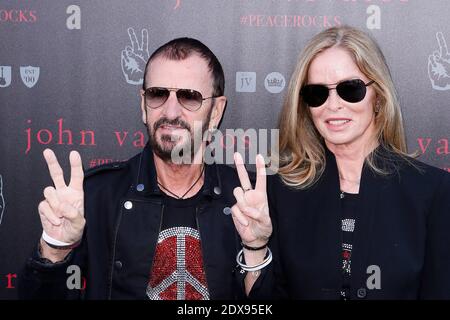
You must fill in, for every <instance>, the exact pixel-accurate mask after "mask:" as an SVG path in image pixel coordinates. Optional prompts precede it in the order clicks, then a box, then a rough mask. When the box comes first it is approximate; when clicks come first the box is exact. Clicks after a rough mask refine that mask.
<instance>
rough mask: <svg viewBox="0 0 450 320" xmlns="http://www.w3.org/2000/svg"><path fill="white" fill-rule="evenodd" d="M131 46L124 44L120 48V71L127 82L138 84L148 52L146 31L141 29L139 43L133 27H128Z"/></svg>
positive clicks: (141, 77) (142, 78) (142, 76)
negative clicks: (122, 48)
mask: <svg viewBox="0 0 450 320" xmlns="http://www.w3.org/2000/svg"><path fill="white" fill-rule="evenodd" d="M128 36H129V37H130V42H131V47H130V46H126V47H125V50H122V55H121V59H120V60H121V64H122V73H123V75H124V77H125V80H126V81H127V83H129V84H135V85H139V84H142V82H143V80H144V70H145V65H146V64H147V60H148V58H150V53H149V52H148V31H147V29H142V30H141V42H140V43H139V41H138V38H137V36H136V32H135V31H134V29H133V28H128Z"/></svg>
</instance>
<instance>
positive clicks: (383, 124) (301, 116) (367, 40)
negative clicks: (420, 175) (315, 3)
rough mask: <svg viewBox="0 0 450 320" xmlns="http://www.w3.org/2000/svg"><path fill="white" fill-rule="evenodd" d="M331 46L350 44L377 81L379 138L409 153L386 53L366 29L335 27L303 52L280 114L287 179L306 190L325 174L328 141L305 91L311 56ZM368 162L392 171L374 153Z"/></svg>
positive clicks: (360, 64)
mask: <svg viewBox="0 0 450 320" xmlns="http://www.w3.org/2000/svg"><path fill="white" fill-rule="evenodd" d="M331 47H340V48H344V49H346V50H347V51H348V52H349V53H350V54H351V55H352V57H353V58H354V61H355V63H356V65H357V66H358V68H359V69H360V70H361V72H362V73H363V74H364V75H365V76H367V78H368V79H370V80H374V81H375V83H374V84H372V88H374V90H375V94H376V99H375V100H376V106H373V107H374V108H376V109H377V110H376V111H375V110H374V112H375V113H376V115H375V133H376V138H377V139H378V142H379V143H380V144H381V145H382V146H385V147H387V148H388V149H390V150H392V151H393V152H395V153H397V154H399V155H401V156H407V154H406V140H405V134H404V130H403V121H402V114H401V110H400V105H399V103H398V100H397V96H396V91H395V88H394V84H393V81H392V78H391V75H390V72H389V68H388V66H387V64H386V60H385V58H384V55H383V53H382V52H381V50H380V48H379V47H378V45H377V44H376V42H375V41H374V40H373V39H372V38H371V37H370V36H369V35H367V34H366V33H364V32H362V31H360V30H358V29H355V28H353V27H349V26H340V27H333V28H330V29H327V30H324V31H322V32H321V33H319V34H317V35H316V36H315V37H313V38H312V39H311V41H310V42H309V43H308V44H307V46H306V47H305V49H304V50H303V52H302V53H301V55H300V57H299V59H298V62H297V65H296V67H295V70H294V73H293V74H292V77H291V80H290V83H289V89H288V93H287V96H286V99H285V101H284V105H283V109H282V111H281V114H280V118H279V129H280V146H279V150H280V154H279V156H280V159H279V161H280V168H279V174H280V175H281V177H282V179H283V181H284V183H285V184H287V185H289V186H292V187H296V188H300V189H304V188H307V187H309V186H311V185H313V184H314V183H315V182H316V181H317V180H318V179H319V178H320V176H321V175H322V173H323V170H324V168H325V145H324V141H323V138H322V137H321V135H320V133H319V132H318V131H317V129H316V128H315V126H314V123H313V121H312V118H311V112H310V110H309V107H308V106H307V105H306V103H305V102H304V101H303V100H302V97H301V96H300V94H299V92H300V89H301V88H302V86H303V85H305V84H307V83H308V70H309V67H310V64H311V61H312V60H313V59H314V58H315V57H316V56H317V55H318V54H319V53H320V52H323V51H324V50H326V49H328V48H331ZM366 163H367V164H368V165H369V167H370V168H372V169H373V170H375V171H376V172H377V173H380V174H384V173H386V172H384V170H383V168H380V167H377V164H376V163H375V161H374V160H373V153H371V154H370V155H369V156H368V157H367V158H366Z"/></svg>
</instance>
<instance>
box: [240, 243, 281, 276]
mask: <svg viewBox="0 0 450 320" xmlns="http://www.w3.org/2000/svg"><path fill="white" fill-rule="evenodd" d="M267 252H268V256H267V258H265V259H264V261H263V262H261V263H260V264H257V265H255V266H248V265H246V264H244V263H243V262H242V256H243V253H244V249H241V251H239V253H238V254H237V256H236V262H237V264H238V265H239V266H240V267H241V269H242V270H245V271H248V272H253V271H258V270H261V269H263V268H265V267H266V266H268V265H269V263H270V262H272V251H270V249H269V248H267Z"/></svg>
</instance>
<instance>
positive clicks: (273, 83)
mask: <svg viewBox="0 0 450 320" xmlns="http://www.w3.org/2000/svg"><path fill="white" fill-rule="evenodd" d="M267 86H269V87H282V86H283V79H277V78H272V79H267Z"/></svg>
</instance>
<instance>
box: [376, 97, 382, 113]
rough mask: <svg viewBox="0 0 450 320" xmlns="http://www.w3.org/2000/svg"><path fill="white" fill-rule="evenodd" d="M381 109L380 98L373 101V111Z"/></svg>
mask: <svg viewBox="0 0 450 320" xmlns="http://www.w3.org/2000/svg"><path fill="white" fill-rule="evenodd" d="M380 109H381V105H380V100H377V102H376V103H375V113H379V112H380Z"/></svg>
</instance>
